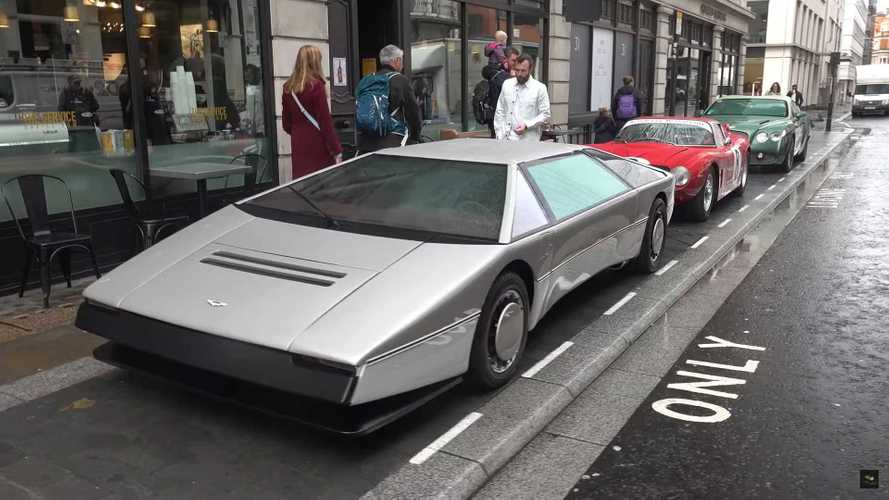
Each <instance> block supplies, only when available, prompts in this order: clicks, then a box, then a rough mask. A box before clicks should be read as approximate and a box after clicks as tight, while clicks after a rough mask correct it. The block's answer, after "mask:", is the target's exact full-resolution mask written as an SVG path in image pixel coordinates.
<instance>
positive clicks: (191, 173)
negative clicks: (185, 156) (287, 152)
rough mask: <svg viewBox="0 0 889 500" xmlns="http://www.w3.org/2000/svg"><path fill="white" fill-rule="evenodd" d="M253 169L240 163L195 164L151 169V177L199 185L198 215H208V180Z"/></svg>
mask: <svg viewBox="0 0 889 500" xmlns="http://www.w3.org/2000/svg"><path fill="white" fill-rule="evenodd" d="M252 169H253V167H251V166H249V165H243V164H238V163H211V162H195V163H182V164H176V165H165V166H163V167H153V168H151V175H152V176H154V177H163V178H166V179H180V180H191V181H195V182H197V185H198V213H199V215H200V217H204V216H205V215H206V214H207V179H212V178H214V177H224V176H226V175H235V174H245V173H247V172H249V171H251V170H252Z"/></svg>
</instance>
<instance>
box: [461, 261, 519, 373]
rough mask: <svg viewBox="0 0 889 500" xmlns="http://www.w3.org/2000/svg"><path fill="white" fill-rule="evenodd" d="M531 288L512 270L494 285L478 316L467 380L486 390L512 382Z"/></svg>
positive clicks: (517, 363) (516, 366) (517, 362)
mask: <svg viewBox="0 0 889 500" xmlns="http://www.w3.org/2000/svg"><path fill="white" fill-rule="evenodd" d="M528 306H529V301H528V290H527V287H526V286H525V282H524V280H522V278H521V277H520V276H519V275H517V274H515V273H513V272H505V273H503V274H501V275H500V276H499V277H498V278H497V279H496V280H495V281H494V284H493V285H492V286H491V290H490V291H489V292H488V296H487V297H486V298H485V305H484V306H483V307H482V313H481V315H480V316H479V320H478V326H476V329H475V337H474V338H473V340H472V351H471V352H470V354H469V373H467V379H468V381H469V382H470V383H471V384H472V385H474V386H476V387H478V388H480V389H485V390H490V389H496V388H498V387H501V386H502V385H504V384H506V383H507V382H509V380H510V379H511V378H512V377H513V376H514V375H515V373H516V370H518V365H519V361H520V360H521V359H522V354H523V353H524V352H525V342H526V341H527V338H528Z"/></svg>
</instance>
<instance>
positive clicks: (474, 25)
mask: <svg viewBox="0 0 889 500" xmlns="http://www.w3.org/2000/svg"><path fill="white" fill-rule="evenodd" d="M464 8H465V9H466V23H467V27H466V31H467V33H466V38H467V45H468V49H469V53H468V54H467V62H466V72H467V74H468V76H469V78H468V85H469V86H468V87H467V88H466V99H467V102H466V103H465V104H464V113H467V116H470V119H469V130H477V129H483V128H487V125H479V124H478V123H476V121H475V119H474V118H472V111H471V110H470V108H469V106H471V105H472V103H471V98H472V90H473V88H474V87H475V85H476V84H477V83H478V82H479V81H481V80H482V68H484V67H485V65H487V64H488V56H486V55H485V46H487V45H488V44H490V43H491V42H493V41H494V33H496V32H497V31H503V32H504V33H506V32H507V22H506V12H503V11H499V10H496V9H489V8H487V7H479V6H477V5H469V4H467V5H465V7H464ZM507 35H509V34H508V33H507ZM511 43H512V45H513V46H516V40H515V37H514V36H513V37H512V40H511ZM516 48H517V49H519V50H520V51H521V47H517V46H516Z"/></svg>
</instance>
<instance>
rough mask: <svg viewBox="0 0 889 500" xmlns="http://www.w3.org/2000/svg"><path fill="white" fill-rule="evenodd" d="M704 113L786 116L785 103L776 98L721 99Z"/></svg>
mask: <svg viewBox="0 0 889 500" xmlns="http://www.w3.org/2000/svg"><path fill="white" fill-rule="evenodd" d="M704 114H705V115H739V116H744V115H751V116H774V117H776V118H784V117H786V116H787V103H785V102H784V101H781V100H778V99H723V100H721V101H716V102H714V103H713V104H711V105H710V107H709V108H707V112H706V113H704Z"/></svg>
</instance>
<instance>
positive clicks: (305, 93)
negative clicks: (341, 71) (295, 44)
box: [282, 45, 343, 179]
mask: <svg viewBox="0 0 889 500" xmlns="http://www.w3.org/2000/svg"><path fill="white" fill-rule="evenodd" d="M282 100H283V102H282V109H283V113H284V116H283V122H284V123H283V126H284V131H285V132H287V133H288V134H290V151H291V161H292V162H293V178H294V179H296V178H299V177H302V176H304V175H306V174H310V173H312V172H314V171H316V170H320V169H322V168H324V167H328V166H330V165H333V164H335V163H339V162H340V161H341V160H342V152H343V149H342V147H341V146H340V141H339V139H338V138H337V136H336V132H335V131H334V129H333V120H332V119H331V117H330V108H329V107H328V104H327V86H326V83H325V77H324V71H323V69H322V68H321V50H320V49H318V47H315V46H314V45H303V46H302V47H300V49H299V52H298V53H297V54H296V63H295V64H294V66H293V74H291V75H290V78H288V79H287V81H286V82H284V94H283V96H282Z"/></svg>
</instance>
